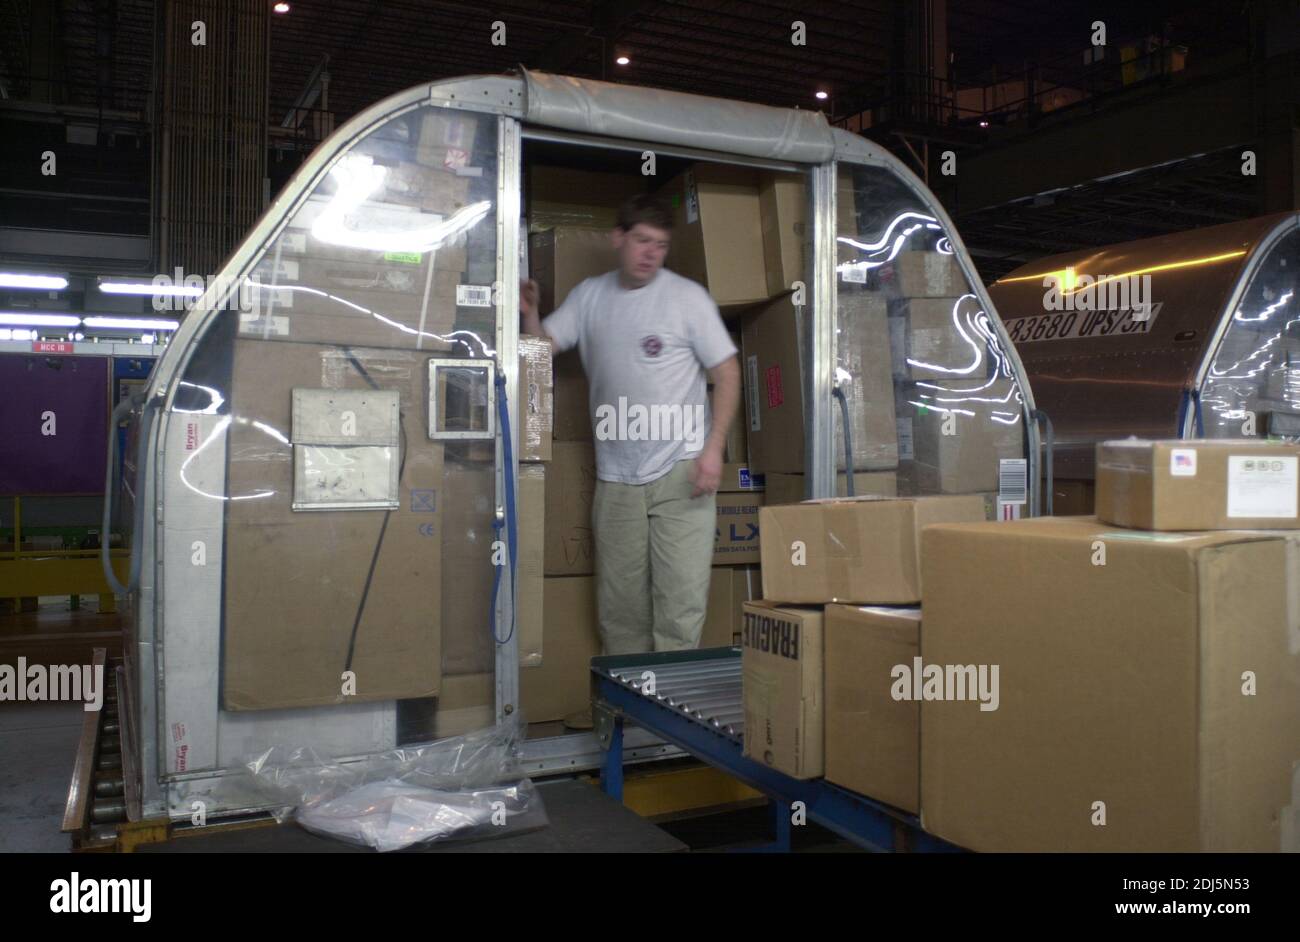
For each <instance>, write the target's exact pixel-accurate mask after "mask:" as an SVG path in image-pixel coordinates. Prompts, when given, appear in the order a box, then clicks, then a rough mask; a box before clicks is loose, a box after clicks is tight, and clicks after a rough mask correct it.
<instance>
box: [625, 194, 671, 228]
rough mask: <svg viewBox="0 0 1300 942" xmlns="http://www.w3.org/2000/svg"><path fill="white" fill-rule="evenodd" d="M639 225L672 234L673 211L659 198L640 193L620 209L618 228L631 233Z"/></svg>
mask: <svg viewBox="0 0 1300 942" xmlns="http://www.w3.org/2000/svg"><path fill="white" fill-rule="evenodd" d="M638 223H645V224H646V225H647V226H654V227H655V228H656V229H663V230H664V231H665V232H671V231H672V228H673V211H672V210H671V209H669V208H668V204H667V203H665V202H664V201H663V200H661V199H660V198H659V197H657V196H651V195H650V194H649V193H638V194H637V195H636V196H634V197H632V198H631V199H629V200H628V201H627V202H625V203H624V204H623V205H622V206H620V207H619V208H618V227H619V228H620V229H622V230H623V231H624V232H631V231H632V230H633V229H635V228H636V226H637V224H638Z"/></svg>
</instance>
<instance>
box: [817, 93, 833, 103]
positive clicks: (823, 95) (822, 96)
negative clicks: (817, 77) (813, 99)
mask: <svg viewBox="0 0 1300 942" xmlns="http://www.w3.org/2000/svg"><path fill="white" fill-rule="evenodd" d="M829 97H830V95H828V94H827V93H826V92H821V91H819V92H818V93H817V98H818V99H819V100H821V101H825V100H826V99H827V98H829Z"/></svg>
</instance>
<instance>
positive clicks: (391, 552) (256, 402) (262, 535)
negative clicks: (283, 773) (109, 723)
mask: <svg viewBox="0 0 1300 942" xmlns="http://www.w3.org/2000/svg"><path fill="white" fill-rule="evenodd" d="M350 353H351V358H349V357H348V356H347V355H346V354H345V353H344V352H342V351H340V350H339V349H338V348H337V347H335V346H333V345H328V346H325V345H315V344H297V343H276V342H269V341H255V340H236V341H235V343H234V353H233V367H232V381H231V386H230V392H229V395H230V399H231V409H232V412H233V413H234V414H236V415H238V416H240V417H241V418H242V419H247V420H248V421H247V422H246V423H245V422H239V423H235V424H232V425H231V426H230V427H229V430H228V432H227V447H228V459H229V460H228V466H229V467H228V472H227V481H226V488H227V490H226V493H227V495H228V496H230V497H237V496H241V495H252V494H264V495H265V496H263V497H260V498H257V499H245V500H229V501H227V502H226V508H225V509H226V533H225V545H224V549H223V552H224V560H223V562H224V565H225V584H224V597H225V602H224V626H223V641H222V687H223V707H224V709H226V710H265V709H272V708H277V707H298V706H315V705H321V704H334V703H356V702H362V701H372V700H394V699H401V698H407V697H428V696H436V695H437V693H438V690H439V685H440V681H441V670H440V660H441V633H442V631H441V630H442V623H443V618H442V613H443V611H444V608H443V600H442V593H441V591H440V587H441V585H442V578H441V563H442V560H441V542H442V541H441V540H440V539H438V538H437V534H438V533H439V532H440V531H441V527H442V512H443V509H444V507H443V500H442V497H443V486H444V481H443V446H442V445H441V443H434V442H431V441H429V437H428V431H427V426H426V413H427V411H428V409H427V405H426V401H425V397H426V393H425V386H426V382H427V381H426V378H425V361H426V357H425V356H424V355H422V354H418V353H415V352H414V351H400V350H372V349H365V348H361V347H354V348H352V349H351V351H350ZM358 365H359V366H360V367H362V368H363V369H364V370H365V371H366V374H367V375H368V376H369V377H370V378H371V380H372V381H374V382H377V383H379V384H380V386H381V387H382V388H383V389H395V390H397V391H398V392H399V393H400V403H401V422H402V425H403V428H404V440H405V443H406V447H405V454H404V455H403V468H402V474H401V479H400V482H399V499H400V505H399V506H398V508H397V509H396V510H391V511H386V510H325V511H294V510H292V509H291V504H292V501H293V497H294V470H293V468H294V462H293V450H292V449H293V447H294V446H291V445H290V444H288V443H287V442H286V441H285V440H284V439H287V438H288V437H289V435H290V433H291V431H292V429H293V420H292V415H291V411H292V409H291V406H292V398H293V397H292V390H293V389H294V388H295V387H307V388H316V389H321V388H324V389H368V388H370V387H369V385H368V383H367V381H366V379H365V377H364V376H363V375H362V373H361V371H360V370H358V369H357V366H358ZM264 428H270V429H277V430H280V432H281V436H280V437H277V436H275V435H270V434H268V433H266V432H265V431H263V430H262V429H264ZM426 525H427V526H426ZM182 536H183V534H182ZM185 545H187V546H188V545H189V544H188V543H186V544H185ZM209 554H210V555H212V556H213V557H214V558H215V555H216V550H215V549H210V550H209ZM358 612H360V613H361V615H360V620H359V622H358V620H357V618H358ZM354 626H355V634H354ZM354 639H355V646H354V652H353V656H352V658H351V662H350V669H351V670H352V671H353V672H354V674H355V676H356V689H355V692H354V693H352V694H348V695H345V694H344V692H343V685H342V682H341V679H340V675H341V674H342V673H343V672H344V671H345V670H347V669H349V658H348V651H349V647H350V646H352V645H353V642H354Z"/></svg>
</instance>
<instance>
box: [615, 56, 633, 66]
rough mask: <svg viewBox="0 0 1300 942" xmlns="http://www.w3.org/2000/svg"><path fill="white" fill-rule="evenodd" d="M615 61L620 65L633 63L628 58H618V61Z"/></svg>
mask: <svg viewBox="0 0 1300 942" xmlns="http://www.w3.org/2000/svg"><path fill="white" fill-rule="evenodd" d="M614 61H615V62H617V63H618V64H619V65H627V64H628V63H629V62H631V61H632V60H631V59H629V58H628V57H627V56H619V57H618V58H617V59H615V60H614Z"/></svg>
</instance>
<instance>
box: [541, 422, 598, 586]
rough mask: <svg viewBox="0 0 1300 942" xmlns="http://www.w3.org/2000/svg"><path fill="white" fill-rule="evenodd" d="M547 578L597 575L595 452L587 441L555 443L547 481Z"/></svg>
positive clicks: (548, 466)
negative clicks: (593, 513) (593, 524)
mask: <svg viewBox="0 0 1300 942" xmlns="http://www.w3.org/2000/svg"><path fill="white" fill-rule="evenodd" d="M546 484H547V486H546V537H545V539H546V552H545V573H546V575H548V576H564V575H570V576H573V575H590V574H591V573H593V572H595V563H596V555H595V544H594V543H593V541H592V535H591V501H592V498H594V497H595V496H596V453H595V451H594V449H593V448H592V446H591V444H590V443H587V442H555V443H554V445H553V451H552V454H551V463H550V464H549V465H547V482H546Z"/></svg>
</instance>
